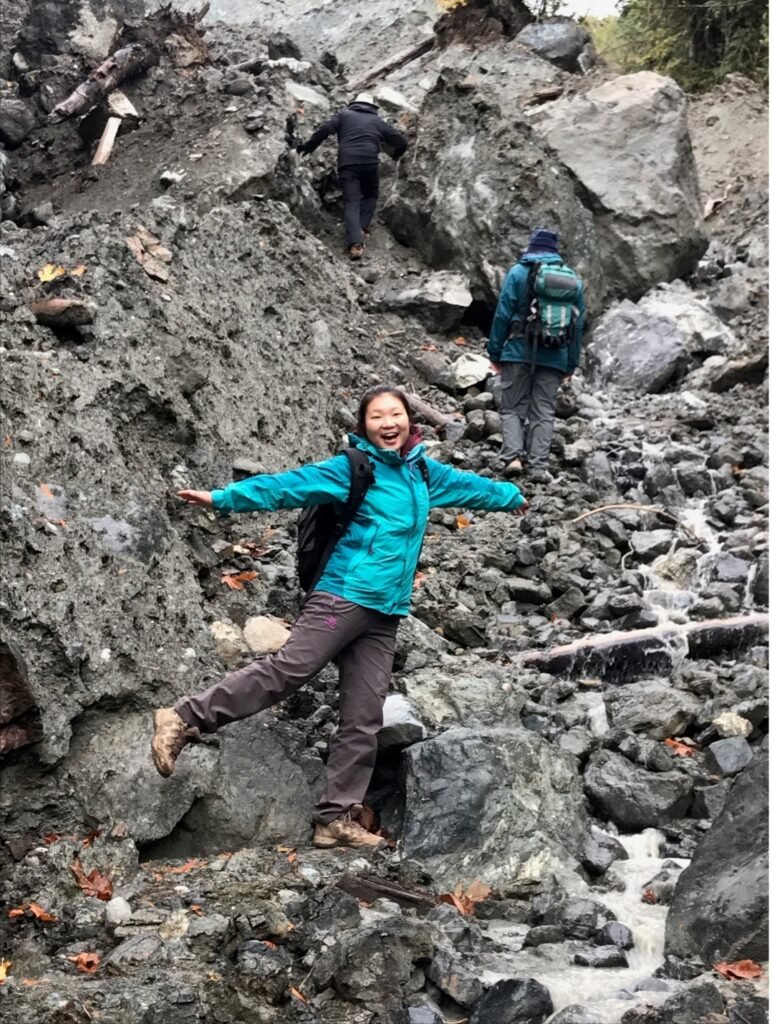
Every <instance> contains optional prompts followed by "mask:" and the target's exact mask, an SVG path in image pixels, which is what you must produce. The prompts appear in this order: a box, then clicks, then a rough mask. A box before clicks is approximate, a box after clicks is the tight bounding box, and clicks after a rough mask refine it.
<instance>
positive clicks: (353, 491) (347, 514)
mask: <svg viewBox="0 0 772 1024" xmlns="http://www.w3.org/2000/svg"><path fill="white" fill-rule="evenodd" d="M341 454H342V455H345V456H346V458H347V459H348V461H349V465H350V466H351V485H350V487H349V492H348V498H347V499H346V504H345V505H344V507H343V514H342V515H341V523H342V525H344V526H345V525H347V524H348V523H350V522H351V520H352V519H353V518H354V516H355V515H356V513H357V510H358V508H359V506H360V505H361V504H362V502H363V501H364V498H365V495H366V494H367V489H368V488H369V487H370V485H371V484H372V483H374V482H375V473H374V472H373V466H372V463H371V462H370V458H369V456H368V455H367V454H366V452H363V451H361V450H360V449H359V448H344V449H343V451H342V452H341Z"/></svg>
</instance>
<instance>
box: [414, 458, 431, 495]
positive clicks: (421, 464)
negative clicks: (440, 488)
mask: <svg viewBox="0 0 772 1024" xmlns="http://www.w3.org/2000/svg"><path fill="white" fill-rule="evenodd" d="M416 465H417V466H418V472H419V473H420V474H421V476H422V477H423V480H424V483H425V484H426V488H427V490H428V489H429V483H430V481H429V467H428V466H427V465H426V459H424V458H423V457H421V458H420V459H418V461H417V462H416Z"/></svg>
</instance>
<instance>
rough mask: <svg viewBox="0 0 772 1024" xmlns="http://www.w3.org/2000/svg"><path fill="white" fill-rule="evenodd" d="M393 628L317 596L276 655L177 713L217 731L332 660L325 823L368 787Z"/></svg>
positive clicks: (320, 809) (317, 811)
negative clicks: (334, 706)
mask: <svg viewBox="0 0 772 1024" xmlns="http://www.w3.org/2000/svg"><path fill="white" fill-rule="evenodd" d="M398 623H399V617H398V616H396V615H384V614H383V613H382V612H376V611H373V610H372V609H370V608H362V607H361V605H358V604H352V602H351V601H344V600H343V598H340V597H336V596H335V595H334V594H326V593H324V592H323V591H322V592H317V591H314V593H312V594H311V596H310V597H309V599H308V601H306V604H305V606H304V608H303V611H302V613H301V614H300V616H299V617H298V620H297V622H296V623H295V625H294V626H293V628H292V632H291V633H290V636H289V639H288V640H287V643H286V644H285V645H284V647H282V648H281V650H279V651H277V652H276V653H275V654H269V655H267V656H266V657H264V658H258V659H256V660H255V661H253V662H251V663H250V664H249V665H245V666H244V668H240V669H237V670H236V671H235V672H231V673H229V674H228V675H227V676H224V677H223V678H222V679H221V680H220V681H219V683H215V684H214V686H210V687H209V689H208V690H206V691H205V692H204V693H200V694H198V695H197V696H194V697H184V698H183V699H182V700H180V701H178V703H177V704H176V705H175V710H176V711H177V713H178V714H179V715H180V717H181V718H182V719H183V720H184V721H185V722H187V723H188V725H191V726H197V727H198V728H199V729H200V730H201V732H214V731H215V730H216V729H219V728H220V726H222V725H227V723H228V722H236V721H238V720H239V719H240V718H247V717H248V716H249V715H255V714H257V712H258V711H264V710H265V709H266V708H270V707H271V706H272V705H273V704H278V702H279V701H280V700H283V699H284V698H285V697H288V696H289V695H290V694H291V693H293V692H294V691H295V690H297V689H298V688H299V687H301V686H302V685H303V683H306V682H308V680H309V679H312V678H313V677H314V676H315V675H316V674H317V672H319V671H321V669H323V668H324V666H325V665H326V664H327V663H328V662H330V661H332V659H333V658H335V657H336V656H337V658H338V664H339V666H340V722H339V725H338V731H337V732H336V733H335V735H334V737H333V738H332V740H331V742H330V755H329V758H328V759H327V785H326V789H325V792H324V794H323V795H322V798H321V800H320V801H319V803H318V804H317V805H316V807H315V808H314V813H313V817H314V820H315V821H320V822H324V823H327V822H330V821H332V820H333V819H334V818H337V817H339V816H340V815H341V814H343V813H345V812H346V811H347V810H348V809H349V808H350V807H351V805H352V804H358V803H361V802H362V800H363V799H364V795H365V793H366V792H367V787H368V785H369V784H370V777H371V775H372V773H373V767H374V765H375V754H376V750H377V734H378V731H379V730H380V728H381V726H382V725H383V702H384V701H385V699H386V693H387V691H388V688H389V680H390V679H391V668H392V662H393V660H394V645H395V641H396V635H397V625H398Z"/></svg>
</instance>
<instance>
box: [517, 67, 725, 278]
mask: <svg viewBox="0 0 772 1024" xmlns="http://www.w3.org/2000/svg"><path fill="white" fill-rule="evenodd" d="M534 127H535V129H536V131H537V132H538V133H539V134H540V135H542V136H543V137H544V138H545V139H546V140H547V141H548V142H549V144H550V146H552V147H553V149H554V150H555V151H556V152H557V154H558V156H559V157H560V159H561V160H562V161H563V163H564V164H565V165H566V166H567V167H569V168H570V169H571V171H572V172H573V173H574V174H575V175H576V177H577V178H578V179H579V181H580V182H581V185H582V186H583V188H584V190H585V191H586V193H587V195H588V196H589V199H590V202H591V203H592V204H593V209H594V211H595V228H596V231H597V232H598V235H599V237H600V239H601V240H602V250H603V253H604V256H603V261H604V270H605V274H606V279H607V281H608V286H609V290H610V291H611V292H612V294H616V295H627V296H630V297H632V298H637V297H638V296H640V295H642V294H643V293H644V292H645V291H646V290H647V289H648V288H650V287H652V285H655V284H659V283H660V282H662V281H670V280H672V279H673V278H676V277H681V276H683V275H685V274H688V273H689V271H690V270H692V269H693V268H694V267H695V266H696V264H697V261H698V260H699V258H700V256H701V255H702V253H703V252H704V251H705V249H706V247H707V239H706V237H705V235H704V234H703V230H702V210H701V207H700V202H699V190H698V184H697V174H696V169H695V165H694V158H693V156H692V148H691V142H690V139H689V130H688V126H687V121H686V97H685V96H684V94H683V92H682V91H681V89H679V87H678V86H677V85H676V84H675V82H673V81H672V79H669V78H663V77H662V76H661V75H657V74H654V73H653V72H650V71H642V72H639V73H638V74H635V75H625V76H623V77H621V78H616V79H614V80H613V81H611V82H606V83H604V84H603V85H600V86H598V87H597V88H596V89H591V90H590V91H589V92H588V93H586V94H584V95H581V96H574V97H571V98H566V99H561V100H558V101H557V102H555V103H551V104H549V106H548V107H547V108H545V109H544V110H543V111H542V112H541V114H540V115H539V117H538V118H536V119H535V121H534ZM633 137H634V138H635V140H636V145H635V147H631V146H630V145H629V140H630V139H631V138H633Z"/></svg>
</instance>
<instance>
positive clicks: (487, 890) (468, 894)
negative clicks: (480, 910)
mask: <svg viewBox="0 0 772 1024" xmlns="http://www.w3.org/2000/svg"><path fill="white" fill-rule="evenodd" d="M490 894H491V887H490V886H489V885H486V883H485V882H480V881H479V880H477V881H474V882H472V883H471V884H470V885H469V887H468V888H467V890H466V891H464V888H463V886H461V885H457V886H456V890H455V892H446V893H443V894H442V895H441V896H440V898H439V899H440V903H450V905H451V906H453V907H455V908H456V910H457V911H458V912H459V913H460V914H473V913H474V911H475V907H476V905H477V904H478V903H480V902H481V901H482V900H484V899H487V898H488V896H490Z"/></svg>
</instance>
